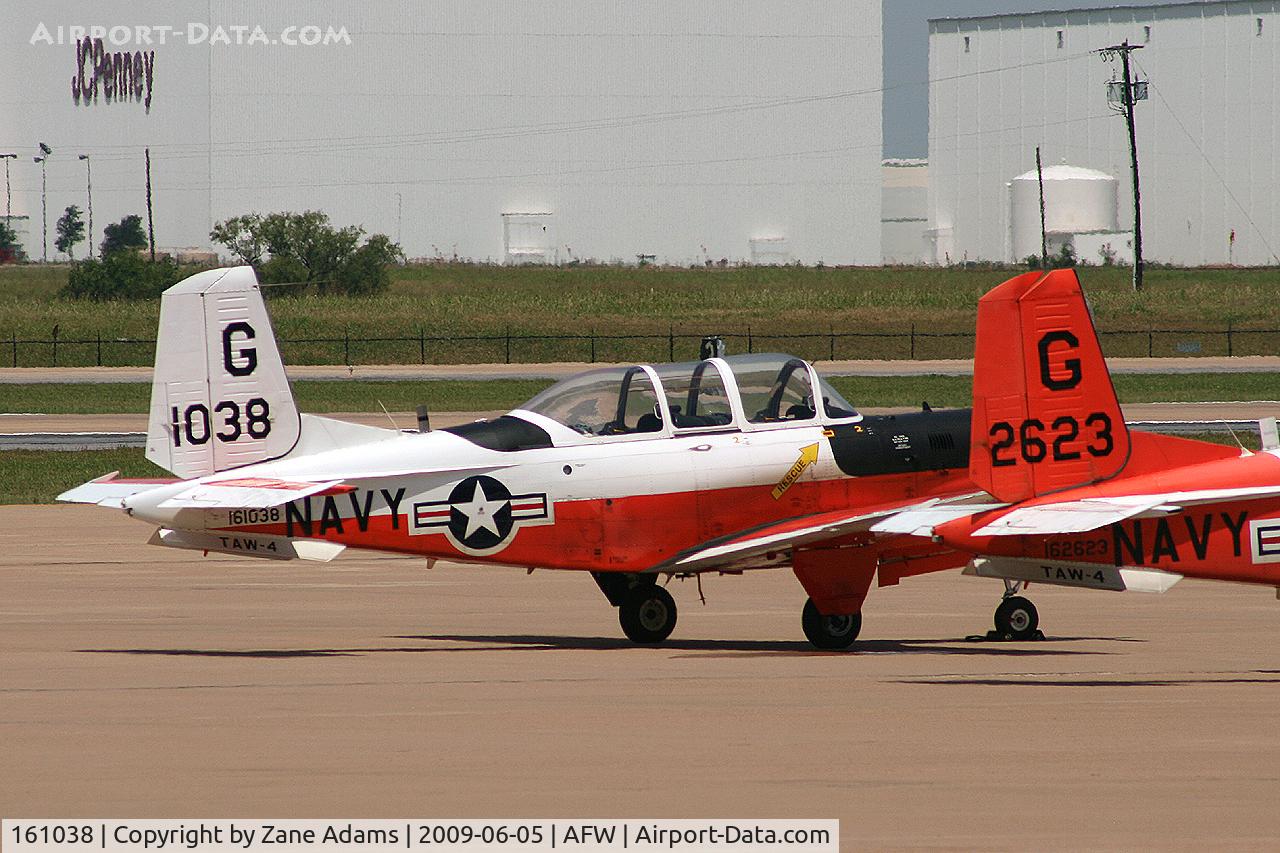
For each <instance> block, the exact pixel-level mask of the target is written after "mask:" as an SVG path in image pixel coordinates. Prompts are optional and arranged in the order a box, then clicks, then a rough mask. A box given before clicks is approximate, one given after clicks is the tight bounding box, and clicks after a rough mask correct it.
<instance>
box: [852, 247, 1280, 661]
mask: <svg viewBox="0 0 1280 853" xmlns="http://www.w3.org/2000/svg"><path fill="white" fill-rule="evenodd" d="M1267 443H1268V444H1274V441H1270V442H1267ZM969 448H970V449H969V475H970V477H971V479H972V480H973V481H974V483H975V484H976V485H977V486H979V487H980V488H982V489H984V490H986V491H987V492H988V493H989V494H990V495H992V497H993V498H994V499H995V500H996V501H998V502H999V503H997V504H989V505H983V506H969V507H967V508H965V507H956V506H952V507H935V508H926V509H920V510H908V511H906V512H904V513H901V514H899V515H897V516H895V517H892V518H889V519H887V520H885V521H883V522H881V523H880V524H879V525H877V526H876V527H873V528H872V529H873V530H875V531H878V532H882V533H888V532H910V533H914V534H915V535H917V536H927V537H930V538H931V539H932V541H933V542H934V544H936V545H940V546H946V547H950V548H955V549H957V550H960V551H965V552H968V553H970V554H973V555H975V556H974V557H973V559H972V560H971V562H970V565H969V567H968V568H967V569H966V573H968V574H974V575H978V576H981V577H992V578H999V579H1003V580H1004V581H1005V585H1006V592H1005V598H1004V601H1003V602H1002V604H1001V605H1000V609H999V610H998V611H997V613H996V630H997V632H998V633H1000V634H1003V635H1005V636H1007V637H1010V638H1013V639H1029V638H1032V637H1034V636H1035V635H1036V631H1037V627H1038V621H1039V617H1038V615H1037V613H1036V609H1035V606H1034V605H1032V603H1031V602H1030V601H1028V600H1027V599H1026V598H1024V597H1022V596H1019V595H1017V594H1016V593H1017V592H1019V591H1020V588H1021V587H1023V586H1024V585H1025V584H1027V583H1031V582H1037V583H1049V584H1058V585H1065V586H1075V587H1092V588H1096V589H1104V590H1126V589H1128V590H1139V591H1150V592H1164V591H1165V590H1167V589H1168V588H1169V587H1171V586H1172V585H1173V584H1174V583H1176V582H1177V581H1178V580H1180V579H1181V578H1182V577H1195V578H1208V579H1213V580H1226V581H1240V582H1244V583H1257V584H1266V585H1268V586H1275V587H1277V590H1278V591H1280V450H1277V449H1276V448H1275V447H1265V448H1264V449H1263V450H1262V451H1261V452H1258V453H1252V452H1249V451H1242V450H1241V449H1239V448H1234V447H1227V446H1223V445H1217V444H1209V443H1205V442H1200V441H1191V440H1188V439H1181V438H1173V437H1170V436H1162V435H1153V434H1149V433H1141V432H1134V433H1130V432H1129V431H1128V429H1127V428H1126V427H1125V422H1124V418H1123V416H1122V414H1121V412H1120V405H1119V403H1118V402H1117V400H1116V394H1115V390H1114V388H1113V387H1112V384H1111V376H1110V374H1109V373H1108V371H1107V366H1106V362H1105V361H1104V360H1103V357H1102V350H1101V347H1100V346H1099V344H1098V336H1097V333H1096V332H1095V330H1094V327H1093V322H1092V320H1091V319H1090V316H1089V309H1088V306H1087V305H1086V304H1085V299H1084V294H1083V293H1082V292H1081V290H1080V282H1079V280H1078V279H1077V277H1076V274H1075V272H1074V271H1072V270H1056V271H1054V272H1050V273H1039V272H1033V273H1027V274H1025V275H1021V276H1018V277H1017V278H1014V279H1011V280H1009V281H1006V282H1005V283H1004V284H1002V285H1000V286H999V287H997V288H995V289H994V290H992V291H991V292H989V293H988V294H986V295H985V296H984V297H983V298H982V300H981V301H980V302H979V305H978V333H977V347H976V352H975V358H974V384H973V420H972V424H971V435H970V445H969Z"/></svg>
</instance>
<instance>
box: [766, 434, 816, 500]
mask: <svg viewBox="0 0 1280 853" xmlns="http://www.w3.org/2000/svg"><path fill="white" fill-rule="evenodd" d="M817 461H818V445H816V444H810V445H808V446H807V447H802V448H800V458H799V459H797V460H796V461H795V464H793V465H792V466H791V469H790V470H789V471H787V473H786V474H784V475H783V477H782V479H781V480H779V481H778V485H776V486H774V487H773V499H774V500H775V501H776V500H779V499H781V498H782V496H783V495H785V494H786V493H787V489H789V488H791V487H792V486H793V485H794V484H795V482H796V480H799V479H800V475H801V474H803V473H804V469H806V468H808V467H809V466H810V465H812V464H813V463H815V462H817Z"/></svg>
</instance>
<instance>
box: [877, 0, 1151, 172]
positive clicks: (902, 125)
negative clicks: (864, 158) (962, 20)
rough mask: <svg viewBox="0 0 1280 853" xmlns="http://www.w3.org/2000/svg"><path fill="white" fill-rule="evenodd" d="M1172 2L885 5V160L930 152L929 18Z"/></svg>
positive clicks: (899, 1)
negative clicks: (897, 87) (898, 87)
mask: <svg viewBox="0 0 1280 853" xmlns="http://www.w3.org/2000/svg"><path fill="white" fill-rule="evenodd" d="M1161 2H1167V0H1113V2H1107V0H1101V2H1091V1H1090V0H1074V2H1072V0H1047V1H1046V0H884V85H885V86H886V87H887V86H894V85H896V84H901V83H906V84H909V85H905V86H903V87H902V88H900V89H888V90H886V91H885V93H884V156H886V157H925V156H927V155H928V153H929V88H928V84H927V80H928V78H929V23H928V22H929V19H930V18H957V17H964V16H967V15H994V14H998V13H1001V12H1045V11H1050V10H1054V9H1089V8H1094V7H1099V6H1120V5H1124V6H1158V5H1160V3H1161Z"/></svg>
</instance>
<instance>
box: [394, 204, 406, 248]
mask: <svg viewBox="0 0 1280 853" xmlns="http://www.w3.org/2000/svg"><path fill="white" fill-rule="evenodd" d="M403 223H404V196H402V195H401V194H400V193H396V245H399V244H400V236H401V225H403Z"/></svg>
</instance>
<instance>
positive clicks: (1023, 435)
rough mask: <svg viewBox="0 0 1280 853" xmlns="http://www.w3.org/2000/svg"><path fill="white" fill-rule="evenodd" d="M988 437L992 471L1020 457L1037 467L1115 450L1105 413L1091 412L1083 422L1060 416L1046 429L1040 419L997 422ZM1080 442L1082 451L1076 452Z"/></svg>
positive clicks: (1108, 419) (1108, 453)
mask: <svg viewBox="0 0 1280 853" xmlns="http://www.w3.org/2000/svg"><path fill="white" fill-rule="evenodd" d="M1082 432H1083V433H1084V435H1081V433H1082ZM987 435H988V436H989V437H990V438H991V439H992V441H991V467H993V468H1004V467H1008V466H1010V465H1017V464H1018V458H1019V457H1021V458H1022V461H1024V462H1026V463H1027V464H1029V465H1038V464H1040V463H1041V462H1044V461H1046V460H1051V461H1053V462H1070V461H1072V460H1075V459H1080V458H1081V457H1082V456H1083V455H1084V453H1088V454H1089V455H1090V456H1093V457H1098V458H1101V457H1104V456H1110V455H1111V453H1112V452H1113V451H1114V450H1115V449H1116V441H1115V436H1114V435H1113V434H1112V423H1111V416H1110V415H1108V414H1107V413H1106V412H1093V413H1092V414H1090V415H1089V416H1088V417H1086V418H1085V419H1084V421H1083V423H1082V422H1081V421H1079V420H1077V419H1076V418H1075V417H1073V416H1071V415H1063V416H1062V417H1059V418H1055V419H1054V421H1053V423H1051V424H1049V425H1048V426H1047V427H1046V426H1045V423H1044V421H1042V420H1040V419H1039V418H1027V419H1026V420H1024V421H1022V422H1021V423H1019V424H1013V423H1010V422H1009V421H996V422H995V423H993V424H992V425H991V429H990V430H989V431H988V433H987ZM1081 441H1083V442H1084V446H1083V449H1077V448H1079V447H1080V445H1079V444H1078V442H1081Z"/></svg>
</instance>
